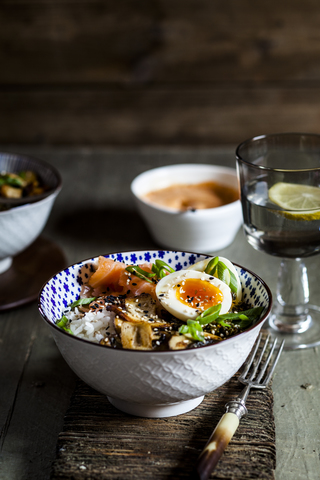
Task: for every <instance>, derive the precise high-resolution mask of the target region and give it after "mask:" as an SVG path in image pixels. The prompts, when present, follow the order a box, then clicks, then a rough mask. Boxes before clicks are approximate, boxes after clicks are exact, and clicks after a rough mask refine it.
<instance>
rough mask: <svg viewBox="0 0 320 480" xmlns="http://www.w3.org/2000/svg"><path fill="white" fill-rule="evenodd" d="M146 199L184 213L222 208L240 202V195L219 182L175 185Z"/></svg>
mask: <svg viewBox="0 0 320 480" xmlns="http://www.w3.org/2000/svg"><path fill="white" fill-rule="evenodd" d="M144 199H145V200H147V201H148V202H151V203H155V204H157V205H160V206H162V207H167V208H173V209H175V210H182V211H183V210H198V209H204V208H216V207H221V206H222V205H227V204H228V203H232V202H235V201H236V200H238V199H239V194H238V191H237V189H236V188H233V187H227V186H225V185H222V184H220V183H217V182H203V183H196V184H173V185H170V186H169V187H166V188H161V189H159V190H154V191H151V192H149V193H147V194H146V195H144Z"/></svg>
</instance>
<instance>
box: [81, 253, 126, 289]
mask: <svg viewBox="0 0 320 480" xmlns="http://www.w3.org/2000/svg"><path fill="white" fill-rule="evenodd" d="M125 269H126V265H125V264H124V263H121V262H115V261H114V260H111V259H110V258H105V257H102V256H100V257H99V261H98V268H97V270H96V271H95V272H94V273H93V275H92V276H91V277H90V279H89V285H90V286H91V287H92V288H108V287H109V288H110V289H111V290H115V291H117V290H118V288H117V287H118V286H119V278H120V275H121V273H122V272H123V271H124V270H125Z"/></svg>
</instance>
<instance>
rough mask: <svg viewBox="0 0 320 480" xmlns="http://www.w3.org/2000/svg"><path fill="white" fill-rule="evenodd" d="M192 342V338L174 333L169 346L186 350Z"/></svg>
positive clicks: (172, 348) (173, 348) (171, 348)
mask: <svg viewBox="0 0 320 480" xmlns="http://www.w3.org/2000/svg"><path fill="white" fill-rule="evenodd" d="M190 343H192V340H190V339H189V338H187V337H186V336H185V335H173V336H172V337H171V338H170V340H169V348H170V350H184V349H185V348H186V347H187V346H188V345H190Z"/></svg>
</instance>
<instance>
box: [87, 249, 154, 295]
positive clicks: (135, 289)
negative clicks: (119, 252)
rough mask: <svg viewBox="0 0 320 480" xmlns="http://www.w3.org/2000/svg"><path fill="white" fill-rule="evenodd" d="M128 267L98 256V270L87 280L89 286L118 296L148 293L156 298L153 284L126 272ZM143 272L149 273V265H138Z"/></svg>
mask: <svg viewBox="0 0 320 480" xmlns="http://www.w3.org/2000/svg"><path fill="white" fill-rule="evenodd" d="M127 266H128V265H126V264H124V263H122V262H116V261H114V260H112V259H110V258H105V257H102V256H100V257H99V260H98V268H97V270H96V271H95V272H94V273H93V274H92V276H91V277H90V279H89V282H88V283H89V285H90V286H91V287H92V288H93V289H98V290H100V291H101V290H108V291H109V292H117V293H118V294H119V293H120V294H123V295H124V294H126V295H129V296H137V295H140V294H141V293H149V294H150V295H151V296H152V297H153V298H156V285H155V283H150V282H147V281H145V280H143V279H141V278H139V277H137V276H136V275H134V274H133V273H130V272H128V271H127V270H126V267H127ZM139 267H140V268H142V269H143V270H145V271H147V272H149V273H151V272H152V270H151V264H150V263H144V264H142V265H139Z"/></svg>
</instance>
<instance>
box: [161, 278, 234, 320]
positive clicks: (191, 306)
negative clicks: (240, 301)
mask: <svg viewBox="0 0 320 480" xmlns="http://www.w3.org/2000/svg"><path fill="white" fill-rule="evenodd" d="M156 294H157V297H158V299H159V301H160V303H161V305H162V306H163V307H164V308H165V309H166V310H168V312H170V313H171V314H172V315H174V316H175V317H177V318H179V319H180V320H185V321H186V320H188V319H189V318H190V319H192V320H194V319H195V318H197V317H198V316H199V315H200V314H201V313H202V312H203V311H204V310H206V309H207V308H209V307H212V306H214V305H218V304H221V310H220V315H222V314H223V313H227V312H228V311H229V310H230V308H231V304H232V295H231V290H230V288H229V286H228V285H227V284H226V283H224V282H222V281H221V280H219V279H218V278H216V277H213V276H212V275H207V274H206V273H204V272H199V271H196V270H180V271H177V272H174V273H170V274H169V275H167V276H165V277H164V278H162V279H161V280H160V281H159V282H158V284H157V286H156Z"/></svg>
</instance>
